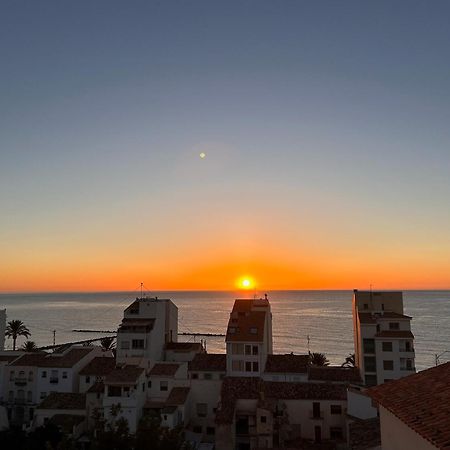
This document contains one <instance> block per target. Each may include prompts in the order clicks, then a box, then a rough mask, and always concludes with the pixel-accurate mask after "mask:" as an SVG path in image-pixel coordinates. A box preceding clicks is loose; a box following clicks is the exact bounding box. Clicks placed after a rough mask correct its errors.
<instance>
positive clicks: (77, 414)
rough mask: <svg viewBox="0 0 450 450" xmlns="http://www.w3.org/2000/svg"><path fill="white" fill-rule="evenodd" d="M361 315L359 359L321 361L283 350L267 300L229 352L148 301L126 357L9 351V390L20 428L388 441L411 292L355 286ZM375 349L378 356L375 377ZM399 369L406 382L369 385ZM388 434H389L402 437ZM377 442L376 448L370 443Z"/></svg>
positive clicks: (232, 442) (222, 439) (290, 441)
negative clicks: (115, 425) (189, 333)
mask: <svg viewBox="0 0 450 450" xmlns="http://www.w3.org/2000/svg"><path fill="white" fill-rule="evenodd" d="M353 314H354V331H355V351H356V364H357V367H349V368H347V367H340V366H314V365H312V363H311V357H310V355H309V354H300V355H298V354H294V353H287V354H274V353H273V336H272V312H271V307H270V302H269V299H268V298H267V296H265V297H264V298H259V299H255V298H252V299H237V300H235V302H234V305H233V307H232V310H231V313H230V317H229V321H228V325H227V329H226V337H225V344H226V353H223V354H213V353H208V352H207V351H206V345H205V343H204V342H203V341H202V342H178V341H177V335H178V324H177V318H178V310H177V307H176V306H175V304H174V303H173V302H172V301H171V300H169V299H158V298H147V297H144V298H138V299H136V300H135V301H133V302H132V303H131V304H130V306H128V307H127V308H126V309H125V310H124V316H123V319H122V321H121V323H120V324H119V327H118V332H117V353H116V355H115V357H112V355H111V353H109V352H103V351H102V350H101V349H100V347H94V346H88V347H80V346H76V345H75V346H69V347H66V348H64V349H63V350H61V351H55V352H54V353H52V354H49V353H44V352H34V353H25V352H23V351H21V352H3V353H0V370H1V371H2V372H1V373H0V374H2V381H1V382H2V393H1V395H2V396H3V399H4V400H3V402H4V405H5V406H6V408H7V410H8V415H9V420H10V423H11V424H24V425H27V426H31V427H32V428H34V427H37V426H40V425H42V424H44V423H47V422H49V421H50V422H52V423H55V424H57V425H58V426H59V427H61V429H64V430H65V431H66V432H67V433H68V434H70V435H71V436H73V437H76V438H78V437H80V439H84V440H86V439H87V437H86V436H87V434H86V433H87V432H88V430H92V429H93V428H94V426H98V423H99V420H104V421H106V422H114V421H116V420H117V419H119V418H124V419H125V420H126V421H127V423H128V426H129V430H130V432H132V433H134V432H136V430H137V428H138V426H139V423H140V421H141V419H142V418H143V417H144V416H146V415H151V416H153V417H155V416H156V417H159V418H160V420H161V426H162V427H167V428H175V427H181V428H182V429H184V430H185V431H186V436H187V439H188V440H190V442H192V443H193V445H194V444H195V445H194V447H195V448H197V444H199V443H203V444H204V445H205V446H208V445H209V446H212V445H214V446H215V448H216V449H217V450H235V449H237V450H253V449H259V448H303V446H304V445H306V444H305V442H306V443H309V444H311V443H315V445H316V446H319V445H325V446H330V445H331V446H340V447H341V448H346V446H349V445H350V447H349V448H352V449H359V448H373V449H376V448H380V447H379V439H380V432H379V418H378V411H377V408H376V406H377V405H380V417H381V419H382V424H383V420H384V423H385V425H384V429H385V430H391V429H392V426H394V425H395V426H399V425H398V424H397V422H396V421H398V420H403V416H401V414H400V413H398V414H397V413H396V412H395V411H394V410H393V408H391V405H389V406H386V405H385V403H386V401H387V400H386V399H387V398H388V396H387V395H386V396H384V394H382V393H383V389H385V386H386V387H389V386H392V385H395V383H400V382H401V383H403V382H405V383H407V382H408V380H410V379H412V377H407V378H401V377H403V375H404V374H405V373H406V372H408V371H407V370H405V371H402V367H409V366H408V365H407V363H405V362H404V361H403V359H410V360H411V361H412V362H411V364H412V366H411V367H414V350H413V344H412V342H413V338H412V334H410V333H411V331H410V320H411V318H410V317H408V316H405V315H404V314H403V302H402V296H401V293H384V292H383V293H375V292H359V291H355V292H354V299H353ZM393 324H394V325H393ZM398 332H401V333H402V334H401V336H400V335H399V333H398ZM407 333H408V336H407V337H406V334H407ZM386 342H388V343H391V346H389V345H385V343H386ZM408 343H409V344H408ZM371 345H372V346H371ZM407 350H412V352H408V351H407ZM13 353H14V354H13ZM388 354H389V355H390V356H389V358H390V359H388V356H387V355H388ZM368 357H371V358H374V359H375V365H374V366H373V368H374V371H373V373H372V372H371V369H372V367H368V366H369V362H370V361H371V360H369V359H367V358H368ZM386 360H387V361H389V360H392V361H393V365H392V366H391V367H392V368H389V367H387V366H386V364H384V362H385V361H386ZM402 364H404V365H402ZM388 366H389V365H388ZM441 370H443V369H441ZM404 372H405V373H404ZM409 372H413V370H409ZM371 375H375V376H376V379H374V378H373V377H372V378H370V376H371ZM419 375H421V374H417V376H419ZM388 376H391V379H394V378H401V380H398V381H390V382H389V383H386V384H383V385H380V386H378V387H375V388H372V389H369V390H367V389H366V388H365V387H364V384H371V383H373V382H374V380H376V382H377V383H383V382H385V381H387V379H388ZM371 380H372V382H371ZM424 380H425V381H426V379H424ZM447 384H448V383H447ZM402 386H403V385H402ZM405 386H406V385H405ZM378 389H379V390H378ZM413 389H415V388H413ZM419 391H420V389H419ZM405 392H406V388H405ZM368 393H370V397H369V394H368ZM393 398H394V397H393ZM372 399H373V400H374V401H375V402H376V404H373V403H372ZM405 401H406V400H405ZM422 401H423V402H425V401H426V400H425V398H417V402H416V403H417V405H419V404H420V402H422ZM437 401H438V400H436V402H437ZM399 404H401V402H400V399H399ZM417 405H416V406H417ZM417 407H418V406H417ZM383 408H384V409H385V411H384V410H383ZM389 414H390V415H391V416H392V417H391V416H390V415H389ZM411 414H412V413H411ZM394 422H395V424H394ZM386 423H387V425H386ZM393 424H394V425H393ZM406 426H409V425H408V423H406ZM413 429H414V430H416V429H415V428H414V427H413ZM416 432H417V430H416ZM386 433H387V434H386ZM386 433H385V435H386V436H388V437H386V436H385V437H384V440H385V441H386V439H387V440H390V441H392V442H394V441H395V439H394V438H391V437H389V436H390V435H389V433H388V432H387V431H386ZM405 433H406V431H405ZM419 434H420V433H419ZM405 436H406V437H405V439H406V440H407V442H409V441H408V439H410V437H408V436H407V435H406V434H405ZM369 438H370V439H369ZM377 439H378V441H377ZM426 439H427V438H426ZM426 439H425V440H426ZM369 440H370V441H371V445H372V446H371V447H370V446H367V447H364V445H366V444H367V442H368V441H369ZM309 444H308V445H309ZM367 445H368V444H367ZM386 445H387V444H386ZM409 447H411V448H416V447H414V446H413V445H412V444H411V445H409ZM317 448H319V447H317ZM384 448H385V447H384V446H383V449H384ZM386 448H389V449H390V448H392V449H393V450H394V449H396V448H400V447H386ZM417 448H422V447H417ZM423 448H426V447H423ZM444 448H445V447H444Z"/></svg>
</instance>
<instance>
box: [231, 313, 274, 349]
mask: <svg viewBox="0 0 450 450" xmlns="http://www.w3.org/2000/svg"><path fill="white" fill-rule="evenodd" d="M265 321H266V312H265V311H249V312H232V313H231V314H230V320H229V321H228V328H227V336H226V338H225V341H226V342H262V341H263V338H264V325H265ZM233 330H234V332H233Z"/></svg>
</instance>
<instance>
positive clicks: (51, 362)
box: [39, 347, 93, 368]
mask: <svg viewBox="0 0 450 450" xmlns="http://www.w3.org/2000/svg"><path fill="white" fill-rule="evenodd" d="M92 351H93V349H92V348H89V347H86V348H81V347H76V348H72V349H70V350H69V351H68V352H67V353H64V354H63V355H61V356H60V355H48V356H47V357H46V358H45V359H44V360H43V362H42V363H41V364H40V365H39V367H60V368H69V367H73V366H74V365H75V364H77V363H78V362H80V361H81V360H82V359H83V358H84V357H85V356H87V355H88V354H89V353H90V352H92Z"/></svg>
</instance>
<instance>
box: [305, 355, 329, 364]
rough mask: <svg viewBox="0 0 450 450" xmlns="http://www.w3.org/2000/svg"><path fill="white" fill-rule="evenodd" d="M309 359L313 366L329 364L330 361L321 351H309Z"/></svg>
mask: <svg viewBox="0 0 450 450" xmlns="http://www.w3.org/2000/svg"><path fill="white" fill-rule="evenodd" d="M309 360H310V362H311V364H312V365H313V366H329V365H330V361H328V358H327V357H326V356H325V355H324V354H323V353H310V354H309Z"/></svg>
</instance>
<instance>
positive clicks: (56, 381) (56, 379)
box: [50, 377, 59, 384]
mask: <svg viewBox="0 0 450 450" xmlns="http://www.w3.org/2000/svg"><path fill="white" fill-rule="evenodd" d="M58 382H59V378H58V377H50V383H51V384H57V383H58Z"/></svg>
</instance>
